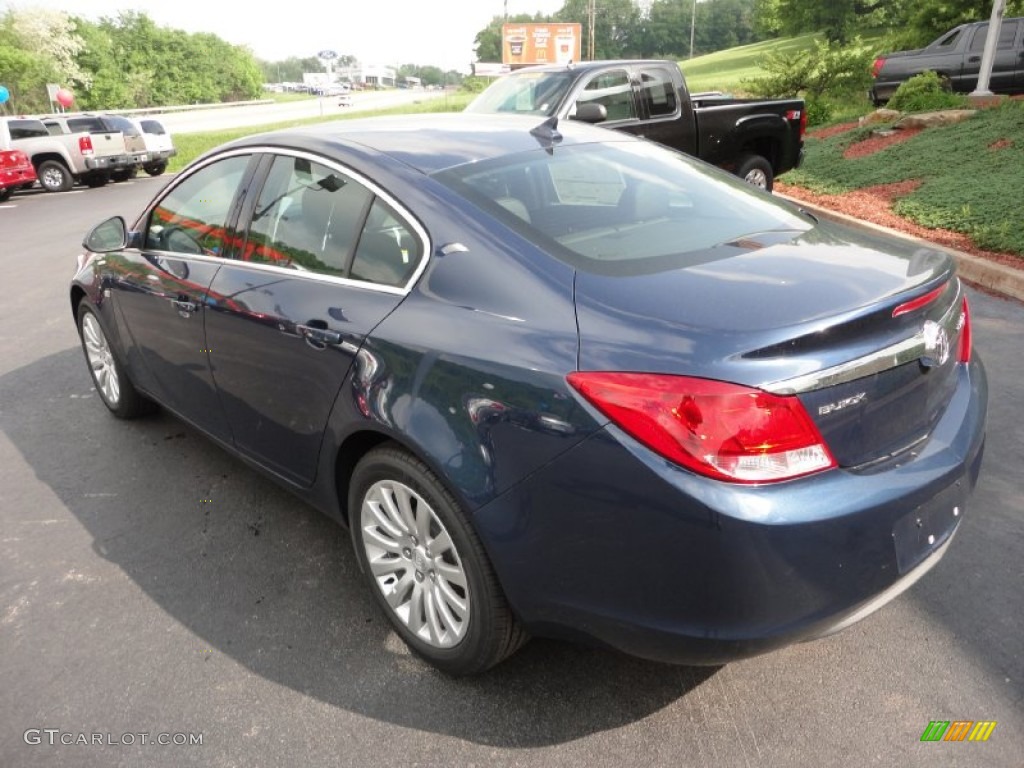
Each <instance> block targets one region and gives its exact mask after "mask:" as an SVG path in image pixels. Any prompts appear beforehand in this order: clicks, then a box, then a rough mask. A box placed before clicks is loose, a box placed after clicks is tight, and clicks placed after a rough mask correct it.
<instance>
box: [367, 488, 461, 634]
mask: <svg viewBox="0 0 1024 768" xmlns="http://www.w3.org/2000/svg"><path fill="white" fill-rule="evenodd" d="M360 514H361V530H362V543H363V547H364V550H365V553H366V560H367V565H368V567H369V569H370V571H371V573H372V576H373V582H374V583H375V584H376V585H377V588H378V589H379V590H380V591H381V594H382V595H383V596H384V600H385V602H386V603H387V605H388V607H389V609H390V610H391V612H392V613H393V614H394V615H395V616H396V617H397V618H398V619H399V621H401V623H402V624H404V625H405V626H406V627H407V628H408V630H409V631H410V632H412V633H413V634H414V635H416V637H418V638H419V639H420V640H421V641H423V642H424V643H426V644H428V645H429V646H431V647H433V648H451V647H453V646H455V645H457V644H458V643H459V642H460V641H461V640H462V639H463V637H464V636H465V634H466V630H467V628H468V626H469V618H470V610H471V605H470V595H469V587H468V579H467V576H466V571H465V568H464V567H463V563H462V558H461V557H460V556H459V553H458V551H457V550H456V547H455V544H454V542H453V541H452V538H451V536H450V535H449V534H448V531H447V529H446V528H445V526H444V524H443V523H442V522H441V519H440V518H439V517H438V515H437V513H436V512H435V511H434V510H433V509H432V508H431V506H430V505H429V504H428V503H427V502H426V501H425V500H424V499H423V497H422V496H420V495H419V494H418V493H417V492H416V491H414V490H413V489H412V488H410V487H409V486H407V485H405V484H404V483H401V482H399V481H397V480H380V481H378V482H376V483H374V484H373V485H372V486H370V488H369V489H367V491H366V494H365V495H364V496H363V502H362V510H361V513H360Z"/></svg>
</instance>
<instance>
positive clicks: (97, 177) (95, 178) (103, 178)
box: [82, 173, 110, 189]
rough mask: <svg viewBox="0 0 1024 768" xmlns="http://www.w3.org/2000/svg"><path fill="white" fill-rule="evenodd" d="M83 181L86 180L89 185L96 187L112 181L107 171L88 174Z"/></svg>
mask: <svg viewBox="0 0 1024 768" xmlns="http://www.w3.org/2000/svg"><path fill="white" fill-rule="evenodd" d="M82 181H84V182H85V185H86V186H87V187H91V188H92V189H96V188H97V187H104V186H106V185H107V182H108V181H110V174H107V173H91V174H89V175H88V176H86V177H85V178H84V179H82Z"/></svg>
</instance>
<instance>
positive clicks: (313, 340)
mask: <svg viewBox="0 0 1024 768" xmlns="http://www.w3.org/2000/svg"><path fill="white" fill-rule="evenodd" d="M295 330H296V331H298V333H299V335H300V336H301V337H302V338H304V339H305V340H306V341H307V342H309V343H310V344H311V345H314V346H317V347H322V346H326V345H327V344H331V345H338V344H341V333H340V332H339V331H332V330H330V329H327V328H315V327H313V326H311V325H303V324H301V323H296V325H295Z"/></svg>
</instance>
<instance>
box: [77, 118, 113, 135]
mask: <svg viewBox="0 0 1024 768" xmlns="http://www.w3.org/2000/svg"><path fill="white" fill-rule="evenodd" d="M68 130H70V131H71V132H72V133H111V127H110V126H109V125H107V124H106V123H104V122H103V120H102V118H99V117H69V118H68Z"/></svg>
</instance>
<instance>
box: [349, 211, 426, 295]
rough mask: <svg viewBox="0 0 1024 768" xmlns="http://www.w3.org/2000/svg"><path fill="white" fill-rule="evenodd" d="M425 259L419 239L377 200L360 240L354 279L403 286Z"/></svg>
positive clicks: (354, 261)
mask: <svg viewBox="0 0 1024 768" xmlns="http://www.w3.org/2000/svg"><path fill="white" fill-rule="evenodd" d="M422 256H423V254H422V249H421V247H420V241H419V238H417V237H416V236H415V235H414V234H413V233H412V232H411V231H410V230H409V228H408V227H407V226H406V225H405V223H404V222H403V221H402V220H401V218H399V216H398V214H397V213H395V211H394V209H393V208H392V207H391V206H390V205H388V204H387V203H385V202H384V201H383V200H381V199H380V198H379V197H378V198H377V199H376V200H374V201H373V207H372V208H371V209H370V215H369V216H368V217H367V219H366V226H365V227H364V228H363V233H362V235H361V236H360V238H359V247H358V248H356V255H355V258H354V259H353V261H352V274H351V277H352V278H354V279H356V280H366V281H367V282H371V283H379V284H380V285H390V286H395V287H398V286H402V285H405V283H406V282H408V280H409V278H410V277H412V274H413V272H415V271H416V267H417V266H418V265H419V263H420V259H421V258H422Z"/></svg>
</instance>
